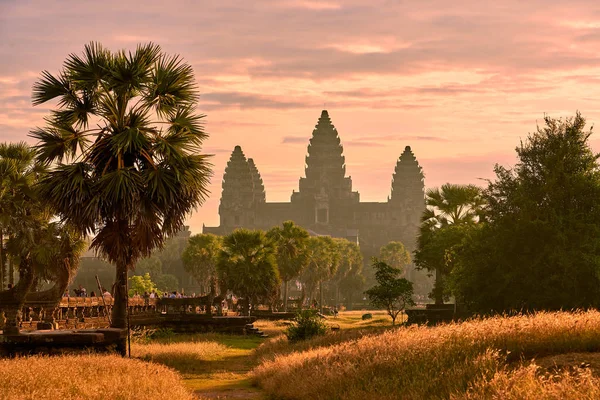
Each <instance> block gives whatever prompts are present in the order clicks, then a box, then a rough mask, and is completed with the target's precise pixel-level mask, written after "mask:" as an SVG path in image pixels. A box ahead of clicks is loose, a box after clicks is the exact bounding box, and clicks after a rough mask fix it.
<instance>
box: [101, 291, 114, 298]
mask: <svg viewBox="0 0 600 400" xmlns="http://www.w3.org/2000/svg"><path fill="white" fill-rule="evenodd" d="M102 297H104V300H112V294H110V292H109V291H108V290H106V289H103V292H102Z"/></svg>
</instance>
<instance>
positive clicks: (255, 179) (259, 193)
mask: <svg viewBox="0 0 600 400" xmlns="http://www.w3.org/2000/svg"><path fill="white" fill-rule="evenodd" d="M248 166H249V167H250V174H251V175H252V185H253V188H254V191H253V193H254V202H255V203H264V202H265V201H266V193H265V185H264V184H263V180H262V178H261V176H260V172H258V168H256V165H255V164H254V160H253V159H251V158H249V159H248Z"/></svg>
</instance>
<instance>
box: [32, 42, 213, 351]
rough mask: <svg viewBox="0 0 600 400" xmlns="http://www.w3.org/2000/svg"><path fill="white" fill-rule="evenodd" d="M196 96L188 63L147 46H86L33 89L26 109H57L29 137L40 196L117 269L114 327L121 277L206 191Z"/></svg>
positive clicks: (121, 303)
mask: <svg viewBox="0 0 600 400" xmlns="http://www.w3.org/2000/svg"><path fill="white" fill-rule="evenodd" d="M197 99H198V92H197V89H196V84H195V81H194V74H193V71H192V67H191V66H190V65H188V64H186V63H184V62H183V61H182V60H181V59H180V58H179V56H169V55H166V54H164V53H163V52H162V51H161V48H160V47H159V46H158V45H156V44H152V43H150V44H145V45H139V46H138V47H137V49H136V50H135V51H134V52H126V51H118V52H111V51H109V50H107V49H105V48H104V47H102V46H101V45H100V44H98V43H90V44H89V45H86V46H85V49H84V53H83V55H82V56H80V55H76V54H71V55H69V57H68V58H67V60H66V61H65V63H64V67H63V70H62V71H61V72H60V73H59V74H58V75H52V74H50V73H49V72H47V71H44V72H42V77H41V79H40V80H39V81H37V82H36V83H35V84H34V86H33V104H34V105H40V104H44V103H46V102H48V101H51V100H57V107H58V108H57V109H56V110H54V111H52V112H51V114H50V115H49V116H48V117H47V118H46V122H47V126H46V127H45V128H37V129H35V130H33V131H31V133H30V135H31V136H32V137H33V138H35V139H37V140H38V141H39V143H38V145H37V150H38V159H39V160H40V161H41V162H43V163H45V164H47V165H49V168H50V171H49V173H48V175H47V176H46V177H45V178H44V179H43V181H42V182H41V191H42V194H43V196H44V198H45V199H47V200H48V201H49V202H50V203H51V205H52V206H53V208H54V209H55V210H57V212H58V214H59V216H60V218H61V219H63V220H64V221H68V222H69V223H70V224H72V225H73V226H76V227H77V228H78V229H79V230H80V231H81V232H83V233H86V234H94V235H95V236H94V239H93V240H92V244H91V247H92V248H94V249H97V250H98V251H99V253H100V254H102V255H103V256H104V257H106V259H107V260H109V261H110V262H111V263H114V264H115V265H116V279H115V288H114V289H115V305H114V307H113V317H112V326H113V327H116V328H125V327H126V310H127V291H126V287H127V271H128V270H129V269H130V268H133V266H134V265H135V263H136V261H137V260H138V259H139V258H142V257H147V256H150V253H151V251H152V250H153V249H154V248H157V247H161V246H162V245H163V243H164V241H165V239H166V238H167V237H168V236H170V235H173V234H175V233H176V232H177V231H179V230H180V229H181V228H182V226H183V222H184V220H185V218H186V216H187V215H188V214H189V213H190V212H191V211H192V210H193V209H195V208H197V207H198V206H199V205H200V204H202V202H203V201H204V199H205V197H206V195H207V193H208V191H207V185H208V182H209V177H210V174H211V170H210V164H209V163H208V161H207V156H206V155H202V154H200V146H201V143H202V141H203V140H204V139H205V138H206V137H207V135H206V133H205V132H204V129H203V126H202V117H203V115H199V114H197V113H196V112H195V106H196V103H197ZM120 350H121V351H122V352H123V351H124V343H121V349H120Z"/></svg>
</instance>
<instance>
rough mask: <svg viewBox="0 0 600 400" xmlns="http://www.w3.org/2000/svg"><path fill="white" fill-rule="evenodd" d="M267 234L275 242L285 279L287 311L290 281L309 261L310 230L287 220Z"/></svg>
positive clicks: (284, 288) (281, 272) (278, 261)
mask: <svg viewBox="0 0 600 400" xmlns="http://www.w3.org/2000/svg"><path fill="white" fill-rule="evenodd" d="M267 236H268V237H269V238H270V239H271V240H272V241H273V242H274V243H275V249H276V251H277V268H278V269H279V276H280V277H281V280H282V281H283V285H284V286H283V309H284V311H287V303H288V282H289V281H290V280H291V279H294V278H297V277H298V276H299V275H300V272H302V270H303V269H304V268H305V267H306V264H307V263H308V258H307V252H306V245H307V242H308V238H309V235H308V232H307V231H306V229H304V228H302V227H300V226H298V225H296V224H294V222H293V221H285V222H284V223H283V226H282V227H281V228H280V227H278V226H276V227H274V228H272V229H270V230H269V231H268V232H267Z"/></svg>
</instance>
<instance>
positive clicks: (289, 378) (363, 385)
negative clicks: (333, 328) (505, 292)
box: [253, 311, 600, 399]
mask: <svg viewBox="0 0 600 400" xmlns="http://www.w3.org/2000/svg"><path fill="white" fill-rule="evenodd" d="M349 336H351V335H349ZM347 339H349V340H345V339H344V338H343V336H342V335H340V337H339V340H338V343H337V344H335V342H331V343H328V344H327V345H325V346H321V345H320V343H321V342H322V341H323V340H328V339H316V340H314V341H313V343H314V345H313V346H311V343H304V344H302V348H300V349H299V351H292V352H290V351H289V349H288V350H284V351H282V352H281V353H279V354H270V355H269V356H268V357H263V358H262V359H263V360H264V362H263V363H262V364H260V365H259V366H258V367H257V368H255V369H254V371H253V377H254V379H255V381H256V382H257V383H258V384H259V385H260V386H261V387H262V388H263V389H264V390H265V391H266V392H267V393H268V394H269V395H272V396H274V397H277V398H285V399H366V398H378V399H398V398H402V399H448V398H472V399H476V398H477V399H478V398H490V399H492V398H494V399H504V398H514V399H517V398H556V399H558V398H571V399H580V398H588V397H586V396H587V394H586V393H588V392H590V393H596V392H594V390H597V387H598V380H597V379H596V378H594V377H593V376H592V375H591V374H590V372H589V371H586V370H585V369H584V370H580V369H574V370H569V369H565V370H558V371H552V372H550V373H549V374H546V375H545V374H544V373H542V372H544V371H546V370H545V369H542V368H538V367H537V366H536V365H535V364H532V363H531V362H530V360H531V359H532V358H534V357H542V356H551V355H556V354H568V353H574V352H592V351H599V350H600V313H598V312H595V311H590V312H578V313H540V314H537V315H535V316H519V317H511V318H502V317H497V318H490V319H486V320H477V321H469V322H464V323H457V324H449V325H445V326H439V327H435V328H426V327H409V328H398V329H391V330H387V331H385V332H383V333H375V334H366V335H362V336H361V337H357V338H351V337H350V338H347ZM265 346H269V345H265ZM271 346H273V345H271ZM275 351H277V350H276V349H275ZM568 388H573V389H568ZM577 388H579V389H577ZM594 388H596V389H594ZM567 389H568V390H567ZM552 393H555V395H551V394H552ZM539 396H541V397H539ZM591 398H598V397H591Z"/></svg>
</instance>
